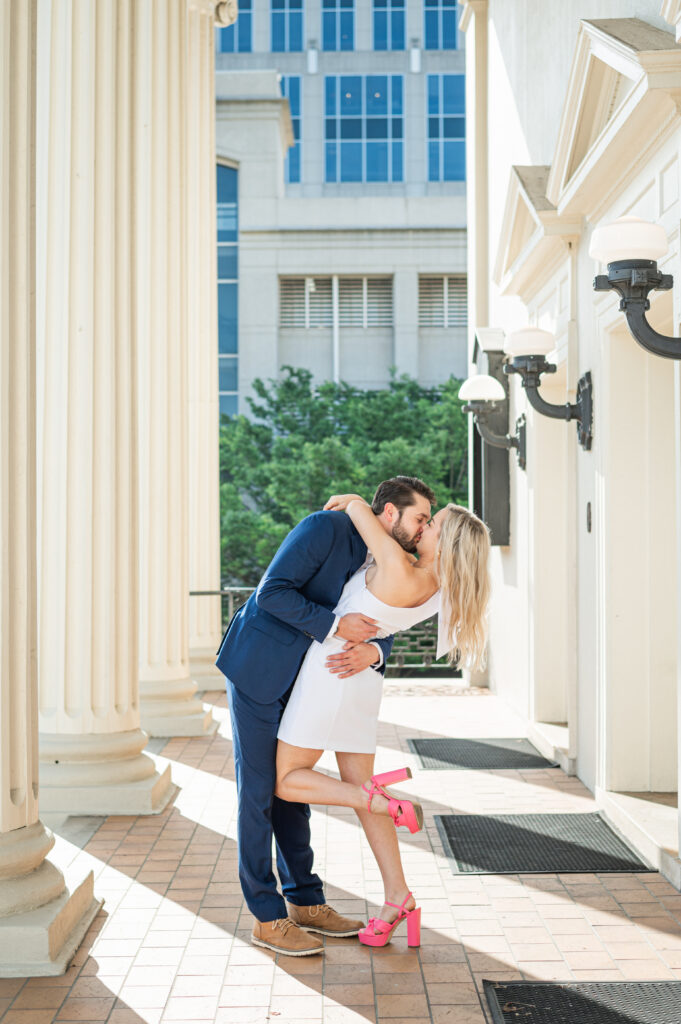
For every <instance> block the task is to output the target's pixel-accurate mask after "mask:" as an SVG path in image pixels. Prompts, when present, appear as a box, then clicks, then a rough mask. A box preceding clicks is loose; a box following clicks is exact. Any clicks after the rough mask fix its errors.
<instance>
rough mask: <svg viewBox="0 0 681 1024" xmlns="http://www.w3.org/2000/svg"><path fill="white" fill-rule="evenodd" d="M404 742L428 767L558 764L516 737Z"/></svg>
mask: <svg viewBox="0 0 681 1024" xmlns="http://www.w3.org/2000/svg"><path fill="white" fill-rule="evenodd" d="M407 743H408V744H409V749H410V750H411V751H412V753H414V754H416V755H417V757H418V758H419V761H420V765H421V768H425V769H430V770H440V771H441V770H442V769H447V768H449V769H455V770H466V769H483V768H558V767H559V765H558V764H557V762H556V761H548V760H547V759H546V758H545V757H543V756H542V755H541V754H540V753H539V751H538V750H537V748H536V747H534V746H533V745H532V744H531V743H530V741H529V740H526V739H522V738H520V737H515V736H514V737H510V738H503V739H499V738H496V737H494V738H490V739H475V740H470V739H459V738H458V737H439V738H437V739H413V740H412V739H410V740H407Z"/></svg>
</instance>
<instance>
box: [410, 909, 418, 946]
mask: <svg viewBox="0 0 681 1024" xmlns="http://www.w3.org/2000/svg"><path fill="white" fill-rule="evenodd" d="M407 945H408V946H420V945H421V908H420V907H415V908H414V909H413V910H410V911H408V912H407Z"/></svg>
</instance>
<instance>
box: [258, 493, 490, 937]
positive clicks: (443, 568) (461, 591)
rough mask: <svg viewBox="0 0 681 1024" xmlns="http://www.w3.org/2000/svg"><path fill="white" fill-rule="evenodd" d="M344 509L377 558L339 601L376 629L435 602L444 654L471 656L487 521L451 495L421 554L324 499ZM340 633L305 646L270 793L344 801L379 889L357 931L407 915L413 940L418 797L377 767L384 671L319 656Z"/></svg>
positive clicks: (362, 515)
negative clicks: (398, 830)
mask: <svg viewBox="0 0 681 1024" xmlns="http://www.w3.org/2000/svg"><path fill="white" fill-rule="evenodd" d="M324 507H325V509H327V510H336V511H345V512H346V513H347V514H348V515H349V516H350V518H351V519H352V521H353V523H354V525H355V527H356V528H357V530H358V532H359V534H360V536H361V537H362V540H363V541H364V542H365V544H366V545H367V548H368V550H369V551H370V552H371V553H372V555H373V558H374V564H372V565H370V566H369V567H368V568H366V569H360V570H359V572H357V573H355V575H354V576H353V577H352V578H351V579H350V580H348V582H347V583H346V585H345V587H344V589H343V593H342V594H341V597H340V601H339V603H338V605H337V606H336V608H335V612H336V614H338V615H344V614H347V613H348V612H350V611H352V612H361V613H362V614H364V615H367V616H370V617H371V618H373V619H375V620H376V622H377V629H378V631H379V634H378V635H381V636H388V635H390V634H391V633H395V632H397V631H398V630H400V629H408V628H409V627H410V626H413V625H414V624H415V623H417V622H420V621H422V620H423V619H427V618H430V617H431V616H432V615H434V614H435V612H436V611H438V610H439V614H440V618H441V622H440V628H439V633H440V636H443V637H444V638H445V640H446V649H447V650H448V651H449V652H450V658H451V660H457V661H459V662H461V663H467V664H469V665H471V666H479V665H480V664H481V663H482V661H483V658H484V652H485V643H486V609H487V603H488V600H489V576H488V566H487V563H488V557H489V549H490V540H489V531H488V530H487V527H486V526H485V524H484V523H483V522H482V520H480V519H479V518H478V517H477V516H476V515H474V514H473V513H472V512H470V511H469V510H468V509H466V508H463V507H461V506H459V505H447V506H446V507H445V508H443V509H440V511H439V512H438V513H437V514H436V515H435V516H433V518H432V519H431V520H430V522H429V523H428V525H427V526H426V527H425V528H424V530H423V533H422V536H421V539H420V541H419V542H418V545H417V553H418V558H415V557H414V556H413V555H411V554H409V553H408V552H406V551H405V550H404V548H403V547H402V546H401V545H400V544H399V543H398V542H397V541H396V540H395V539H394V538H393V537H392V536H390V534H388V533H387V532H386V530H385V529H384V528H383V526H382V525H381V524H380V523H379V521H378V519H377V517H376V516H375V515H374V513H373V512H372V510H371V507H370V506H369V505H367V504H366V502H365V501H363V499H362V498H360V497H359V495H356V494H341V495H334V496H333V497H332V498H330V499H329V501H328V502H327V503H326V505H325V506H324ZM343 645H344V641H343V640H341V639H336V638H335V637H331V638H329V639H327V640H325V641H324V643H323V644H320V643H317V642H316V641H314V642H313V643H312V645H311V646H310V648H309V650H308V652H307V654H306V656H305V659H304V661H303V664H302V665H301V668H300V672H299V673H298V677H297V679H296V682H295V684H294V687H293V691H292V693H291V697H290V699H289V702H288V705H287V707H286V710H285V712H284V715H283V718H282V720H281V724H280V727H279V733H278V739H279V743H278V749H277V783H276V794H277V796H278V797H280V798H281V799H282V800H290V801H295V802H300V803H310V804H329V805H335V806H341V807H352V808H354V809H355V810H356V811H357V814H358V816H359V818H360V821H361V823H362V826H363V828H364V831H365V832H366V835H367V838H368V840H369V844H370V846H371V849H372V851H373V853H374V856H375V857H376V860H377V862H378V866H379V869H380V872H381V877H382V879H383V884H384V889H385V904H384V907H383V910H382V912H381V916H380V917H379V918H372V919H371V920H370V921H369V924H368V925H367V927H366V928H365V929H363V930H362V931H361V932H360V933H359V939H360V942H363V943H364V944H365V945H372V946H382V945H385V944H386V943H387V942H389V940H390V937H391V935H392V933H393V931H394V929H395V927H396V926H397V925H398V924H399V923H400V922H401V921H404V920H406V921H407V930H408V941H409V945H419V941H420V909H419V908H418V907H417V906H416V903H415V901H414V898H413V896H412V894H411V892H410V891H409V888H408V886H407V883H406V879H405V877H404V872H403V869H402V862H401V859H400V854H399V847H398V843H397V836H396V834H395V827H394V826H399V825H404V826H406V827H407V828H409V830H410V831H411V832H416V831H418V830H419V829H420V828H421V827H422V824H423V814H422V811H421V807H420V805H419V804H417V803H415V802H411V801H409V800H401V799H400V800H396V799H394V798H393V797H391V796H390V794H389V793H388V792H387V791H386V789H385V786H387V785H390V784H392V783H395V782H400V781H402V780H404V779H407V778H410V777H411V772H410V770H409V769H408V768H401V769H398V770H396V771H393V772H386V773H383V774H382V775H374V774H373V771H374V755H375V752H376V730H377V724H378V712H379V708H380V703H381V690H382V682H383V680H382V677H381V675H380V673H378V672H375V671H374V670H373V669H371V668H368V669H365V670H364V671H362V672H359V673H357V674H356V675H354V676H350V677H348V678H339V677H338V676H336V675H333V674H332V673H331V671H330V670H329V668H327V666H326V660H327V658H328V657H329V655H330V654H334V653H336V651H338V650H341V649H342V647H343ZM325 750H333V751H335V753H336V761H337V763H338V770H339V773H340V780H339V779H333V778H330V777H329V776H327V775H324V774H323V773H322V772H317V771H314V766H315V764H316V763H317V761H318V760H319V758H320V757H321V755H322V753H323V752H324V751H325Z"/></svg>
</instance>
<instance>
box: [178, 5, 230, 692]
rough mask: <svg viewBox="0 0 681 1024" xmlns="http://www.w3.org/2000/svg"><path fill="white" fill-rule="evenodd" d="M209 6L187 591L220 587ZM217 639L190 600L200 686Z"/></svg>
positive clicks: (208, 610)
mask: <svg viewBox="0 0 681 1024" xmlns="http://www.w3.org/2000/svg"><path fill="white" fill-rule="evenodd" d="M213 6H214V5H213V0H189V7H188V26H187V29H188V46H187V107H186V121H185V123H186V126H187V144H186V147H185V152H186V158H187V256H188V261H187V271H186V282H187V319H188V334H189V374H188V380H189V589H190V591H192V592H193V591H211V590H212V591H219V590H220V587H221V573H220V450H219V429H220V403H219V395H218V391H219V388H218V330H217V267H216V218H215V209H216V207H215V204H216V198H217V197H216V187H215V175H216V166H215V103H214V94H215V28H214V22H213ZM221 636H222V602H221V600H220V598H219V597H208V596H201V597H190V600H189V659H190V674H191V677H192V679H193V680H194V681H195V682H196V684H197V686H199V688H201V689H207V688H208V687H221V686H222V685H223V683H224V677H223V676H222V673H221V672H220V671H219V670H218V669H217V668H216V667H215V653H216V651H217V649H218V646H219V644H220V639H221Z"/></svg>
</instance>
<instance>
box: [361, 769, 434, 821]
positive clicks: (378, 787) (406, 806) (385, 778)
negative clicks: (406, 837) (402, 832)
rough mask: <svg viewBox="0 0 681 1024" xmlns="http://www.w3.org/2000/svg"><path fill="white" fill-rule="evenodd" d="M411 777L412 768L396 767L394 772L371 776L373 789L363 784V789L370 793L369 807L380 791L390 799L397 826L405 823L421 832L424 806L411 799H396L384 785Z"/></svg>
mask: <svg viewBox="0 0 681 1024" xmlns="http://www.w3.org/2000/svg"><path fill="white" fill-rule="evenodd" d="M410 778H411V768H396V769H395V770H394V771H392V772H383V773H382V775H372V776H371V789H367V787H366V786H365V785H364V784H363V785H362V789H363V790H364V792H365V793H368V794H369V799H368V801H367V809H368V810H371V801H372V800H373V798H374V796H375V795H376V793H380V794H381V796H384V797H385V798H386V799H387V800H388V814H389V815H390V817H391V818H392V819H393V821H394V822H395V827H396V828H399V826H400V825H403V826H404V827H405V828H408V829H409V831H410V832H419V831H420V830H421V829H422V828H423V808H422V807H421V804H419V803H414V802H412V801H411V800H395V799H394V798H393V797H391V796H390V793H386V791H385V789H384V788H383V787H384V786H391V785H392V784H393V783H395V782H403V781H404V780H405V779H410Z"/></svg>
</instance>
